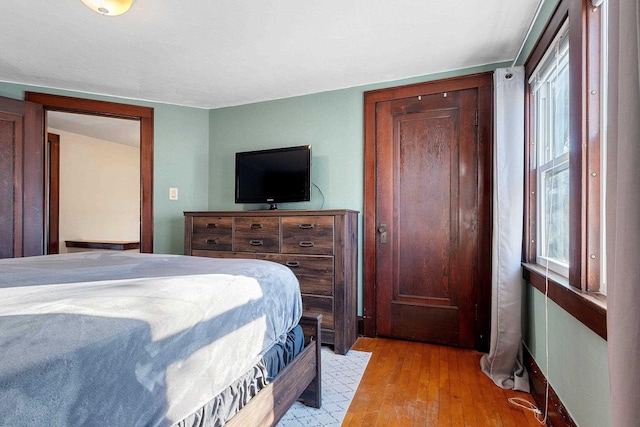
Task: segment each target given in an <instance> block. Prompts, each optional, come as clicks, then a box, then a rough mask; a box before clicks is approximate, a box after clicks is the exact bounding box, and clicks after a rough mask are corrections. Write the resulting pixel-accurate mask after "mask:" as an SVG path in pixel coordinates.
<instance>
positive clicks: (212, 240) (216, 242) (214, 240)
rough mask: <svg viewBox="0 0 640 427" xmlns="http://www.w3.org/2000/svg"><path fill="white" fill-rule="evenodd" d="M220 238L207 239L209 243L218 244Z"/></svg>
mask: <svg viewBox="0 0 640 427" xmlns="http://www.w3.org/2000/svg"><path fill="white" fill-rule="evenodd" d="M217 244H218V239H207V245H217Z"/></svg>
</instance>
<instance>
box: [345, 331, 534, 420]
mask: <svg viewBox="0 0 640 427" xmlns="http://www.w3.org/2000/svg"><path fill="white" fill-rule="evenodd" d="M353 350H361V351H367V352H371V353H372V355H371V359H370V361H369V364H368V365H367V370H366V371H365V373H364V376H363V378H362V381H361V382H360V386H359V387H358V390H357V392H356V395H355V397H354V399H353V401H352V402H351V406H350V407H349V410H348V411H347V414H346V416H345V419H344V421H343V423H342V426H343V427H355V426H363V427H364V426H367V427H369V426H385V427H386V426H421V427H423V426H438V427H439V426H452V427H457V426H518V427H520V426H532V427H533V426H537V427H539V426H540V424H539V423H538V421H537V420H536V419H535V416H534V414H533V413H531V412H529V411H525V410H523V409H520V408H518V407H516V406H514V405H512V404H511V403H509V402H508V400H507V399H509V398H510V397H521V398H525V399H527V400H529V401H533V399H532V398H531V396H530V395H529V394H527V393H521V392H514V391H512V390H502V389H501V388H499V387H497V386H495V385H494V384H493V382H492V381H491V380H490V379H489V378H488V377H487V376H486V375H484V374H483V373H482V371H480V365H479V360H480V356H481V355H482V354H481V353H478V352H477V351H473V350H465V349H459V348H453V347H444V346H438V345H432V344H423V343H416V342H409V341H400V340H392V339H385V338H359V339H358V341H356V343H355V345H354V347H353Z"/></svg>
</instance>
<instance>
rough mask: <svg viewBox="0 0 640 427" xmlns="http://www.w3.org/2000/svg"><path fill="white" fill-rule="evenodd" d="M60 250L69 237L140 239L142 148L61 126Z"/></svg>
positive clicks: (81, 238)
mask: <svg viewBox="0 0 640 427" xmlns="http://www.w3.org/2000/svg"><path fill="white" fill-rule="evenodd" d="M49 132H51V133H55V134H58V135H59V136H60V225H59V226H60V228H59V230H60V231H59V233H60V234H59V238H60V253H66V252H71V251H70V250H68V248H67V247H66V245H65V240H103V241H104V240H126V241H139V240H140V148H138V147H132V146H129V145H124V144H118V143H115V142H111V141H105V140H101V139H96V138H90V137H87V136H83V135H78V134H76V133H72V132H66V131H63V130H59V129H52V128H49Z"/></svg>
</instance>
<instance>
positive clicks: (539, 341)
mask: <svg viewBox="0 0 640 427" xmlns="http://www.w3.org/2000/svg"><path fill="white" fill-rule="evenodd" d="M526 294H527V295H526V302H525V313H526V314H525V318H526V322H525V325H526V328H525V335H524V342H525V345H526V346H527V348H528V349H529V352H530V353H531V355H532V356H533V358H534V359H535V360H536V363H537V364H538V366H539V367H540V369H541V370H542V371H543V372H544V374H545V377H546V378H547V380H549V383H550V384H551V386H552V387H553V389H554V390H555V391H556V393H557V394H558V396H559V397H560V400H562V403H563V404H564V405H565V407H566V408H567V410H568V411H569V413H570V414H571V416H572V418H573V420H574V421H575V422H576V423H577V424H578V425H579V426H582V427H591V426H592V427H604V426H608V425H609V424H610V421H609V418H610V400H609V367H608V362H607V342H606V341H605V340H603V339H602V338H600V336H599V335H597V334H596V333H595V332H593V331H591V329H589V328H587V327H586V326H584V325H583V324H582V323H580V322H579V321H577V320H576V319H575V318H574V317H572V316H571V315H569V314H568V313H567V312H566V311H564V309H562V308H561V307H559V306H558V305H557V304H555V303H554V302H553V301H551V300H550V299H549V300H547V301H545V296H544V294H543V293H542V292H540V291H538V290H537V289H536V288H534V287H533V286H531V285H527V289H526ZM545 312H548V322H547V321H546V320H545V319H546V314H545ZM547 333H548V351H549V358H548V366H547V340H546V339H545V335H546V334H547Z"/></svg>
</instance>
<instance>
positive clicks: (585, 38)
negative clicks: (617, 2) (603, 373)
mask: <svg viewBox="0 0 640 427" xmlns="http://www.w3.org/2000/svg"><path fill="white" fill-rule="evenodd" d="M600 14H601V8H600V7H597V8H596V7H593V6H592V4H591V1H590V0H561V1H560V2H559V4H558V5H557V7H556V10H555V11H554V13H553V14H552V16H551V18H550V20H549V22H548V24H547V26H546V27H545V29H544V30H543V32H542V34H541V36H540V38H539V39H538V42H537V43H536V45H535V46H534V48H533V50H532V52H531V54H530V55H529V58H528V59H527V61H526V63H525V74H526V77H525V79H526V80H525V81H526V82H528V81H529V79H530V77H531V75H532V74H533V72H534V71H535V70H536V68H537V67H538V64H539V63H540V62H541V61H542V59H543V57H544V55H545V53H546V52H547V50H548V48H549V47H550V45H551V44H552V42H553V40H554V39H555V37H556V35H557V34H558V32H559V31H560V29H561V28H562V26H563V25H564V23H565V22H567V20H568V27H569V141H570V142H569V194H570V196H569V197H570V200H569V271H568V277H563V276H561V275H558V274H555V273H553V272H549V271H548V269H546V268H545V266H543V265H540V264H539V263H538V262H537V248H536V246H537V229H538V225H537V220H536V217H537V215H536V198H537V191H538V190H537V186H538V183H537V177H536V173H537V171H536V169H535V163H534V160H535V152H534V150H535V149H536V147H535V144H534V140H533V131H534V129H533V122H532V114H533V111H532V99H531V98H532V97H531V93H530V90H529V85H528V84H526V88H527V90H526V92H525V138H526V147H527V149H526V150H525V165H526V168H527V170H525V191H526V193H525V194H527V197H525V227H524V240H523V265H524V267H525V271H524V275H523V276H524V278H525V279H526V280H528V281H529V282H530V283H531V284H532V285H533V286H535V287H537V288H538V289H540V290H541V291H542V292H547V291H548V293H549V296H550V298H551V299H552V300H554V301H555V302H556V303H558V304H559V305H560V306H561V307H563V308H564V309H565V310H567V311H568V312H569V313H570V314H572V315H573V316H574V317H576V318H578V319H579V320H580V321H582V322H583V323H584V324H585V325H586V326H588V327H590V328H591V329H592V330H594V331H595V332H596V333H598V334H599V335H600V336H602V337H603V338H605V339H606V297H605V296H604V295H602V294H599V293H598V292H599V289H600V273H601V271H600V270H601V260H600V258H601V257H604V256H605V254H604V253H602V248H601V230H600V228H601V225H602V226H604V224H603V223H602V222H601V217H600V214H601V204H602V201H601V195H600V189H601V185H602V184H601V182H600V169H601V150H600V121H601V102H600V100H601V84H602V82H601V78H600V67H601V59H600V53H601V52H600V46H601V18H600ZM552 287H553V288H554V289H553V290H552V289H551V288H552Z"/></svg>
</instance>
